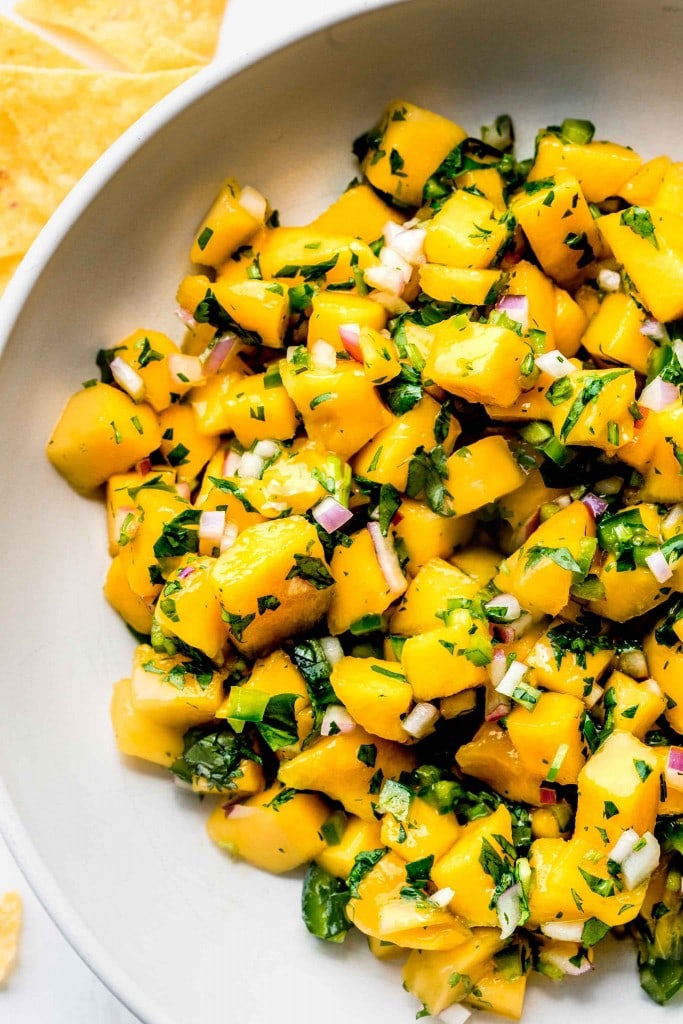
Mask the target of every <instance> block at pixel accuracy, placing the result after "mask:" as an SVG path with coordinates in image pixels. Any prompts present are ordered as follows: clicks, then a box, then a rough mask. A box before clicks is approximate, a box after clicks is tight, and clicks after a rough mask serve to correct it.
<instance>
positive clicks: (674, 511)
mask: <svg viewBox="0 0 683 1024" xmlns="http://www.w3.org/2000/svg"><path fill="white" fill-rule="evenodd" d="M681 519H683V504H678V505H672V506H671V508H670V509H669V511H668V512H667V514H666V515H665V516H664V519H663V520H662V529H663V530H665V531H667V532H668V531H669V530H673V529H674V528H675V527H676V526H678V524H679V523H680V521H681Z"/></svg>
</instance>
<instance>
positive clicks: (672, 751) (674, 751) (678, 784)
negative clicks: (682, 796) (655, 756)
mask: <svg viewBox="0 0 683 1024" xmlns="http://www.w3.org/2000/svg"><path fill="white" fill-rule="evenodd" d="M664 778H665V779H666V784H667V786H668V787H669V788H670V789H675V790H676V792H677V793H683V747H670V748H669V753H668V756H667V759H666V768H665V769H664Z"/></svg>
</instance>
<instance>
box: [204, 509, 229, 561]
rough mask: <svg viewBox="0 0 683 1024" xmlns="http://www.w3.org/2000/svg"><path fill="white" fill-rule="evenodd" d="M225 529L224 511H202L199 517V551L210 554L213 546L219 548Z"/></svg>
mask: <svg viewBox="0 0 683 1024" xmlns="http://www.w3.org/2000/svg"><path fill="white" fill-rule="evenodd" d="M224 529H225V512H202V514H201V515H200V517H199V528H198V531H197V532H198V534H199V552H200V554H202V555H210V554H211V553H212V552H213V549H214V548H220V546H221V540H222V539H223V530H224Z"/></svg>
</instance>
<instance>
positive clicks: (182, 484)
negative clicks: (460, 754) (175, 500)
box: [175, 480, 192, 501]
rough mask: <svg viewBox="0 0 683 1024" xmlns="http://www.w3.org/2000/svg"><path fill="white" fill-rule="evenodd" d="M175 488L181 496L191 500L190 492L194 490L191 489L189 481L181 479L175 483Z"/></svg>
mask: <svg viewBox="0 0 683 1024" xmlns="http://www.w3.org/2000/svg"><path fill="white" fill-rule="evenodd" d="M175 489H176V492H177V494H178V495H179V497H181V498H186V499H187V501H189V500H190V494H191V493H192V492H191V490H190V485H189V484H188V483H187V481H185V480H179V481H178V483H177V484H176V485H175Z"/></svg>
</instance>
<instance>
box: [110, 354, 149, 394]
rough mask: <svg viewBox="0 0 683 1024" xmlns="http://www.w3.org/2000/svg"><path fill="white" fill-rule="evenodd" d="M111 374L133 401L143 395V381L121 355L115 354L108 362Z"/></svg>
mask: <svg viewBox="0 0 683 1024" xmlns="http://www.w3.org/2000/svg"><path fill="white" fill-rule="evenodd" d="M109 369H110V370H111V375H112V377H113V378H114V380H115V381H116V383H117V384H118V386H119V387H120V388H122V389H123V391H125V392H126V394H128V395H130V397H131V398H132V399H133V401H135V402H139V401H140V400H141V399H143V398H144V397H145V382H144V380H143V379H142V377H141V376H140V374H139V373H138V372H137V370H134V369H133V367H132V366H129V365H128V363H127V362H126V360H125V359H122V358H121V356H115V357H114V359H112V361H111V363H110V364H109Z"/></svg>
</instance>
